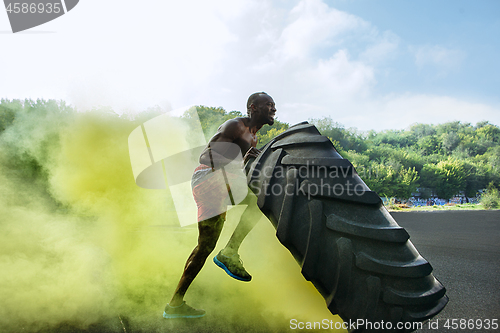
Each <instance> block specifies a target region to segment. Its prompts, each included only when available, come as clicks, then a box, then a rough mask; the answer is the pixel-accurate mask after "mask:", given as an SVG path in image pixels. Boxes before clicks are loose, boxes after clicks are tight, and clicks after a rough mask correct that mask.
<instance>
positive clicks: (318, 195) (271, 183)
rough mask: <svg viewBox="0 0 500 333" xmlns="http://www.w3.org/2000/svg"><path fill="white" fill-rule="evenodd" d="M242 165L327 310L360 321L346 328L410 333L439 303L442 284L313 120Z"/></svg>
mask: <svg viewBox="0 0 500 333" xmlns="http://www.w3.org/2000/svg"><path fill="white" fill-rule="evenodd" d="M245 170H246V172H247V181H248V185H249V187H250V188H251V189H252V191H253V192H254V193H255V194H256V196H257V197H258V200H257V204H258V206H259V208H260V209H261V210H262V212H263V213H264V214H265V215H266V216H267V217H268V218H269V219H270V221H271V222H272V223H273V225H274V227H275V228H276V236H277V238H278V240H279V241H280V242H281V243H282V244H283V245H284V246H285V247H286V248H287V249H288V250H289V251H290V252H291V253H292V255H293V256H294V257H295V259H296V261H297V262H298V263H299V265H301V268H302V274H303V276H304V277H305V278H306V279H307V280H308V281H311V282H312V283H313V284H314V286H315V287H316V289H317V290H318V291H319V292H320V293H321V295H322V296H323V297H324V298H325V300H326V304H327V306H328V309H329V310H330V312H331V313H332V314H339V315H340V317H341V318H342V319H343V320H344V322H346V323H352V322H358V323H361V325H359V326H357V328H355V329H354V330H351V331H353V332H370V331H372V330H373V331H376V332H380V331H398V332H411V331H413V330H415V327H416V326H415V325H413V324H412V323H415V322H422V321H425V320H427V319H430V318H432V317H433V316H435V315H436V314H437V313H439V312H440V311H441V310H442V309H443V308H444V307H445V305H446V303H447V302H448V297H447V296H446V295H445V293H446V289H445V288H444V287H443V286H442V285H441V283H440V282H439V281H438V280H436V278H435V277H434V276H433V275H432V274H431V272H432V267H431V265H430V264H429V262H427V260H425V259H424V258H423V257H422V256H421V255H420V254H419V253H418V251H417V250H416V249H415V247H414V246H413V244H412V243H411V242H410V240H409V235H408V233H407V232H406V230H405V229H404V228H402V227H400V226H399V225H398V224H397V223H396V221H395V220H394V219H393V218H392V216H391V215H390V214H389V213H388V212H387V210H386V209H385V207H384V206H383V204H382V201H381V199H380V197H379V196H378V195H377V194H376V193H375V192H373V191H371V190H370V189H369V188H368V187H367V186H366V184H365V183H364V182H363V180H361V178H360V177H359V176H358V174H357V173H356V171H355V170H354V168H353V166H352V164H351V163H350V162H349V161H348V160H347V159H344V158H342V157H341V156H340V155H339V154H338V152H337V151H336V149H335V148H334V146H333V144H332V143H331V141H330V140H329V139H328V138H327V137H325V136H322V135H321V134H320V133H319V131H318V130H317V129H316V127H315V126H314V125H311V124H308V123H307V122H304V123H300V124H297V125H295V126H292V127H290V128H289V129H288V130H287V131H285V132H283V133H281V134H280V135H278V136H277V137H276V138H274V139H273V140H272V141H271V142H269V143H268V144H267V145H265V146H264V147H263V148H262V153H261V154H260V155H259V156H258V157H257V158H256V159H251V160H250V161H249V162H247V164H246V165H245ZM382 321H383V323H384V326H380V323H382ZM368 322H370V323H371V324H372V325H371V326H370V325H369V324H368ZM388 323H390V324H388ZM363 324H364V325H363ZM377 325H378V326H377ZM398 325H399V326H398ZM401 326H403V327H401ZM391 327H392V328H391ZM351 328H352V326H351ZM376 328H378V329H376ZM381 328H383V329H381ZM389 328H391V329H389Z"/></svg>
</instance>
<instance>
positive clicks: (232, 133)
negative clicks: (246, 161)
mask: <svg viewBox="0 0 500 333" xmlns="http://www.w3.org/2000/svg"><path fill="white" fill-rule="evenodd" d="M247 119H248V118H245V117H236V118H233V119H229V120H226V121H225V122H224V123H223V124H222V125H220V127H219V130H218V131H219V132H220V133H221V134H222V135H223V136H225V137H229V138H232V139H235V138H237V137H239V136H241V135H242V133H244V132H245V131H246V130H248V126H247Z"/></svg>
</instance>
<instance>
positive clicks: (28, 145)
mask: <svg viewBox="0 0 500 333" xmlns="http://www.w3.org/2000/svg"><path fill="white" fill-rule="evenodd" d="M100 111H102V110H100ZM161 112H162V111H161V110H160V109H159V108H150V109H148V110H146V111H145V112H142V113H140V114H139V115H137V116H134V117H132V118H133V119H130V120H132V122H131V124H139V123H142V122H144V121H146V120H148V119H151V118H154V117H155V116H157V115H160V114H161ZM194 112H196V114H197V117H196V118H199V120H200V122H201V126H202V129H203V132H204V134H205V138H206V139H207V140H209V139H210V138H211V137H212V136H213V135H214V134H215V133H216V131H217V129H218V127H219V126H220V125H221V124H222V123H224V122H225V121H227V120H229V119H233V118H235V117H243V114H242V113H241V112H240V111H229V112H228V111H226V110H224V109H223V108H222V107H207V106H197V107H196V108H193V109H191V110H190V111H188V112H186V113H185V114H184V115H183V118H184V119H185V120H187V121H188V122H189V121H190V120H191V121H194V120H195V117H194ZM101 113H102V112H101ZM75 114H76V111H75V110H74V109H72V108H71V107H69V106H68V105H66V104H65V103H64V102H63V101H53V100H48V101H45V100H36V101H33V100H29V99H27V100H6V99H2V100H1V101H0V144H1V145H2V152H3V156H0V157H2V161H3V162H2V163H4V166H7V165H5V163H7V164H8V166H7V168H6V169H8V170H11V171H9V172H13V173H16V175H18V176H19V177H21V178H23V179H26V180H28V181H30V180H37V181H43V179H46V178H47V170H45V169H44V167H43V166H44V165H48V163H50V161H49V160H48V159H49V156H50V154H49V152H50V151H51V149H55V148H57V145H58V144H59V143H58V142H59V138H58V135H59V132H58V131H55V130H51V128H64V126H65V124H67V123H68V122H70V121H71V119H73V118H74V116H75ZM107 114H109V116H110V117H112V119H118V118H126V116H122V117H120V116H118V115H117V114H116V113H114V112H113V111H112V110H109V111H108V113H107ZM310 122H311V123H313V124H315V125H316V127H317V128H318V129H319V131H320V132H321V133H322V134H323V135H325V136H327V137H328V138H330V140H331V141H332V143H333V144H334V146H335V147H336V149H337V150H338V151H339V153H340V154H341V155H342V156H344V157H345V158H348V159H349V160H350V161H351V162H352V163H353V165H354V166H355V168H356V170H357V171H358V173H359V175H360V176H361V178H362V179H363V180H364V181H365V182H366V183H367V185H368V186H369V187H370V188H371V189H372V190H374V191H376V192H377V193H379V194H380V195H387V196H388V197H398V198H402V199H403V198H408V197H409V196H410V195H411V193H413V192H416V190H417V188H420V192H421V194H422V196H423V197H425V196H426V195H430V193H431V192H434V193H437V195H438V196H439V197H441V198H450V197H452V196H454V195H456V194H459V193H462V192H463V191H464V192H465V194H466V195H467V196H468V197H474V196H476V195H477V193H478V191H481V190H483V189H485V188H487V187H488V184H489V183H491V182H493V183H495V184H500V128H499V127H498V126H496V125H493V124H490V123H489V122H480V123H477V124H476V125H475V126H472V125H471V124H469V123H462V122H459V121H455V122H448V123H444V124H439V125H429V124H414V125H412V126H411V127H410V128H408V129H406V130H386V131H381V132H375V131H370V132H368V133H363V132H359V131H358V130H356V129H355V128H349V129H346V128H345V127H344V126H343V125H341V124H339V123H338V122H335V121H333V120H332V118H330V117H327V118H323V119H312V120H310ZM20 124H22V129H21V128H20ZM288 127H289V125H288V124H287V123H284V122H280V121H279V120H277V119H276V120H275V122H274V125H273V126H268V125H264V127H263V128H261V129H260V130H259V132H257V137H258V140H259V143H258V147H262V146H263V145H264V144H266V143H267V142H269V141H270V140H271V139H272V138H274V137H276V136H277V135H279V134H280V133H282V132H283V131H285V130H286V129H288ZM495 191H497V190H495V189H490V190H488V191H487V192H486V194H484V195H483V198H482V200H483V201H484V204H485V205H490V204H489V203H488V202H490V203H491V205H494V202H495V200H494V198H495V196H494V195H493V194H494V193H498V191H497V192H495ZM492 198H493V199H492ZM488 200H489V201H488Z"/></svg>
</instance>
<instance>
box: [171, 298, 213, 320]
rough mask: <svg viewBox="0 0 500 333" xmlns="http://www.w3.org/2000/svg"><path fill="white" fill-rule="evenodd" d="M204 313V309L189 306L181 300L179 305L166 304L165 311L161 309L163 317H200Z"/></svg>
mask: <svg viewBox="0 0 500 333" xmlns="http://www.w3.org/2000/svg"><path fill="white" fill-rule="evenodd" d="M204 315H205V310H198V309H195V308H192V307H190V306H189V305H187V304H186V301H183V302H182V304H181V305H178V306H170V305H169V304H167V306H165V311H163V318H166V319H175V318H200V317H203V316H204Z"/></svg>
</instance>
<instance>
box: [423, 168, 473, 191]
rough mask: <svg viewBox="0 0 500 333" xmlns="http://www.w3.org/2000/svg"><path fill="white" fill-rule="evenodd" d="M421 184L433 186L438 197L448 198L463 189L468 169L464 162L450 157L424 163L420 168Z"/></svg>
mask: <svg viewBox="0 0 500 333" xmlns="http://www.w3.org/2000/svg"><path fill="white" fill-rule="evenodd" d="M421 176H422V179H423V182H422V186H424V187H430V188H434V189H435V190H436V192H437V195H438V197H440V198H443V199H450V198H451V197H453V196H454V195H456V194H458V193H459V192H460V191H465V187H466V178H467V176H468V170H467V169H466V168H465V165H464V162H462V161H459V160H456V159H453V158H450V159H448V160H444V161H441V162H439V163H437V164H426V165H424V168H423V169H422V172H421Z"/></svg>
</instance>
